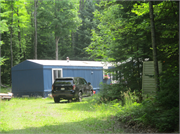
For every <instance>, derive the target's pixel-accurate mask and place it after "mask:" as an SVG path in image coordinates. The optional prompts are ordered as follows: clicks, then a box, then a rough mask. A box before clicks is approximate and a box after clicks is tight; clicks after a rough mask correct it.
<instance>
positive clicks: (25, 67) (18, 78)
mask: <svg viewBox="0 0 180 134" xmlns="http://www.w3.org/2000/svg"><path fill="white" fill-rule="evenodd" d="M42 69H43V68H42V66H41V65H38V64H34V63H30V62H28V61H24V62H22V63H20V64H18V65H16V66H15V67H13V68H12V93H13V94H14V96H22V95H32V96H37V95H43V92H44V86H43V70H42Z"/></svg>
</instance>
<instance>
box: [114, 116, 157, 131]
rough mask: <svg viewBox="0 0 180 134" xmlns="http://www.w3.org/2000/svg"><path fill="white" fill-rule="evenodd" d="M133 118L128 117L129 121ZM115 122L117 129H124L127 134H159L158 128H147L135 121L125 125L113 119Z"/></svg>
mask: <svg viewBox="0 0 180 134" xmlns="http://www.w3.org/2000/svg"><path fill="white" fill-rule="evenodd" d="M130 119H131V117H127V120H130ZM113 120H115V122H116V123H115V126H114V128H115V129H123V131H124V132H125V133H158V130H157V129H156V128H153V127H151V126H145V125H144V124H142V123H137V122H135V121H127V122H125V123H123V122H122V121H121V120H119V119H117V118H116V117H114V118H113Z"/></svg>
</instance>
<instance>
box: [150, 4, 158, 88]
mask: <svg viewBox="0 0 180 134" xmlns="http://www.w3.org/2000/svg"><path fill="white" fill-rule="evenodd" d="M149 11H150V12H149V13H150V20H151V38H152V48H153V60H154V72H155V83H156V90H157V91H159V90H160V89H159V70H158V60H157V52H156V41H155V28H154V17H153V6H152V2H151V1H150V2H149Z"/></svg>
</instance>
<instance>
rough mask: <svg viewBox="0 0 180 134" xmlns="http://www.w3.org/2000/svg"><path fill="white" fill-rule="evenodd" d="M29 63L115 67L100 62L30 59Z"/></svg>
mask: <svg viewBox="0 0 180 134" xmlns="http://www.w3.org/2000/svg"><path fill="white" fill-rule="evenodd" d="M27 61H30V62H33V63H36V64H40V65H45V66H48V65H49V66H50V65H54V66H62V65H63V66H96V67H104V68H106V67H109V66H113V65H112V64H110V63H103V62H100V61H75V60H70V61H69V62H68V61H67V60H30V59H28V60H27Z"/></svg>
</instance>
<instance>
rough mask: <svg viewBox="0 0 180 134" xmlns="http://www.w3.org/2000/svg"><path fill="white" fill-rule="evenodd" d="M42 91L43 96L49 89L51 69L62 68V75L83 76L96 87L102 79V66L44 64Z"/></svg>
mask: <svg viewBox="0 0 180 134" xmlns="http://www.w3.org/2000/svg"><path fill="white" fill-rule="evenodd" d="M43 68H44V71H43V75H44V77H43V78H44V91H45V92H47V93H45V96H47V94H48V93H50V91H51V86H52V69H55V68H57V69H59V68H62V71H63V77H83V78H85V79H86V81H87V82H90V83H91V84H92V86H93V88H98V87H99V83H100V82H102V80H103V71H102V69H103V67H79V66H44V67H43Z"/></svg>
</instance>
